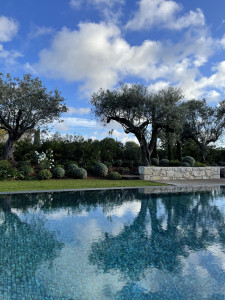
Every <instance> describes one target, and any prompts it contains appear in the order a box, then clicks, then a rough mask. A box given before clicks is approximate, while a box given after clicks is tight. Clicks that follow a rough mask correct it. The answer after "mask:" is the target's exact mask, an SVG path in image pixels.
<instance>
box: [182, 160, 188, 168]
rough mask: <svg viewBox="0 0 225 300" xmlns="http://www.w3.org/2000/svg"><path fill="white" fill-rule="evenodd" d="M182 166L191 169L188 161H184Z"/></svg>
mask: <svg viewBox="0 0 225 300" xmlns="http://www.w3.org/2000/svg"><path fill="white" fill-rule="evenodd" d="M181 166H182V167H190V165H189V163H187V162H186V161H183V162H182V163H181Z"/></svg>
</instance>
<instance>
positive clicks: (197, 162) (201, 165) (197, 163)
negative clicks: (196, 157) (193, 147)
mask: <svg viewBox="0 0 225 300" xmlns="http://www.w3.org/2000/svg"><path fill="white" fill-rule="evenodd" d="M194 167H206V164H203V163H200V162H199V161H196V162H195V163H194Z"/></svg>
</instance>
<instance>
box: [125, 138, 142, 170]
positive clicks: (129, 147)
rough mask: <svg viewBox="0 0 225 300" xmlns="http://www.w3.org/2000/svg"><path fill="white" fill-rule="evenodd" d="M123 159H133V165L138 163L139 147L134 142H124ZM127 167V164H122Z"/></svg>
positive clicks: (139, 157)
mask: <svg viewBox="0 0 225 300" xmlns="http://www.w3.org/2000/svg"><path fill="white" fill-rule="evenodd" d="M124 159H125V160H129V161H133V162H134V164H135V165H138V164H139V163H140V161H141V148H140V146H139V145H138V144H136V143H135V142H131V141H129V142H126V143H125V147H124ZM124 167H128V166H124Z"/></svg>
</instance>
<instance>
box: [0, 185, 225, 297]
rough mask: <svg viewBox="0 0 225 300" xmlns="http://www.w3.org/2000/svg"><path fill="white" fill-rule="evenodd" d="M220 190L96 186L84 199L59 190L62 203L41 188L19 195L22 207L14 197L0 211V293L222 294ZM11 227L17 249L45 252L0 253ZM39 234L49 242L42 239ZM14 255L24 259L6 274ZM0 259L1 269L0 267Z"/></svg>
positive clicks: (224, 250) (223, 205)
mask: <svg viewBox="0 0 225 300" xmlns="http://www.w3.org/2000/svg"><path fill="white" fill-rule="evenodd" d="M223 191H224V190H223V189H221V190H220V192H219V193H218V191H217V192H216V191H215V192H214V197H213V193H211V192H208V193H205V194H204V193H198V192H195V193H189V194H187V193H186V194H184V195H182V194H165V195H164V194H163V195H158V196H157V195H144V194H142V193H139V192H138V191H135V190H130V191H127V192H126V193H123V194H119V191H118V192H113V193H114V194H113V195H110V193H109V192H107V195H105V197H104V193H103V192H102V191H101V199H100V200H98V192H93V193H95V194H93V195H95V198H94V197H90V196H91V195H92V193H91V192H89V194H88V197H87V198H88V199H89V200H87V198H86V196H85V194H81V195H79V196H76V197H75V196H73V194H72V193H70V194H68V196H65V194H64V196H65V197H66V201H63V199H61V200H60V196H59V193H55V194H53V195H52V196H51V200H46V201H45V198H44V196H43V194H41V196H37V195H36V196H35V197H36V198H38V197H42V198H41V200H42V201H40V199H36V198H35V199H33V200H32V199H30V198H29V203H28V202H26V201H27V200H26V199H23V200H21V203H23V204H24V205H22V206H23V207H21V204H18V203H20V202H19V200H18V199H19V196H14V198H15V197H17V198H16V201H14V198H13V197H12V200H11V213H10V214H9V215H7V214H8V213H3V211H2V212H1V214H0V230H1V232H0V233H1V241H0V242H1V246H0V254H1V255H0V282H3V279H4V280H6V283H7V284H5V285H3V286H2V287H0V299H1V297H2V296H3V295H7V297H8V298H9V299H10V297H11V296H12V295H14V296H15V299H16V298H17V299H19V297H20V296H21V295H23V296H24V295H25V296H27V297H28V298H30V299H41V298H43V299H45V298H46V299H47V297H53V299H62V298H63V297H64V298H63V299H115V298H118V299H204V298H205V299H225V285H224V282H225V247H224V246H225V221H224V220H225V197H224V195H225V193H224V192H223ZM117 193H118V198H116V196H117ZM111 196H112V197H111ZM62 197H63V195H62ZM70 197H71V201H70ZM67 198H68V199H67ZM99 198H100V197H99ZM105 198H106V199H107V200H104V199H105ZM111 198H112V199H111ZM113 199H120V200H119V201H114V202H113ZM32 201H34V202H35V201H36V202H35V209H34V208H32ZM37 203H39V204H37ZM40 203H41V205H40ZM10 215H12V220H11V219H10ZM6 216H8V217H6ZM13 216H16V217H19V218H18V219H16V217H14V219H15V220H14V219H13ZM7 218H8V219H7ZM21 221H22V222H21ZM15 222H16V223H15ZM15 224H16V225H15ZM20 228H21V229H20ZM30 228H31V229H30ZM38 228H39V229H38ZM36 229H38V230H40V231H38V232H37V233H36V232H35V230H36ZM12 230H14V231H15V232H17V235H15V236H14V239H17V236H21V238H22V239H23V246H21V247H24V249H22V250H23V251H21V252H20V255H22V254H21V253H23V252H24V251H25V250H26V248H25V247H26V244H27V246H29V247H31V243H35V242H36V243H37V245H36V246H35V247H40V249H39V252H37V253H42V254H43V253H44V254H45V255H44V254H43V255H42V256H41V255H40V257H39V255H38V254H37V253H36V254H35V255H34V257H32V258H30V257H29V258H28V257H26V255H25V257H24V258H23V259H22V258H20V257H19V256H18V257H17V256H16V255H15V256H12V255H9V257H5V259H2V258H1V256H2V255H3V254H4V255H5V256H7V247H12V245H14V244H13V243H14V242H13V241H12V240H10V234H12ZM20 230H21V232H20ZM39 232H42V234H39ZM48 232H50V233H51V234H52V235H50V236H49V234H48ZM29 234H33V238H31V237H30V236H29ZM22 236H23V237H22ZM39 238H40V241H39ZM45 238H47V239H52V241H50V240H49V243H42V242H41V239H42V240H44V239H45ZM24 241H25V242H24ZM58 243H61V244H58ZM20 244H21V245H22V243H20V241H16V245H17V246H18V247H19V246H20ZM14 246H15V245H14ZM54 249H57V251H55V252H54ZM9 252H10V251H9ZM31 253H32V252H31ZM47 254H49V257H51V259H50V258H49V259H48V255H47ZM21 261H22V262H23V263H24V264H29V265H27V266H25V267H24V268H22V269H21V272H22V273H20V274H18V277H17V275H16V273H15V274H14V275H13V276H12V271H13V267H12V265H13V266H14V265H15V266H19V265H20V263H21ZM3 263H4V264H8V265H6V267H5V268H6V271H7V272H8V273H7V272H6V271H5V272H2V271H1V270H2V269H1V266H2V264H3ZM18 268H19V267H18ZM24 272H25V273H26V272H27V274H24ZM29 272H30V273H32V276H30V273H29ZM28 273H29V274H28ZM1 274H2V275H1ZM21 274H22V275H21ZM25 275H29V276H30V277H29V278H27V276H25ZM1 276H2V277H1ZM7 276H8V277H7ZM19 276H20V277H19ZM21 276H22V277H21ZM3 277H4V278H3ZM21 278H22V279H21ZM4 293H5V294H4ZM40 297H41V298H40ZM5 299H7V298H5Z"/></svg>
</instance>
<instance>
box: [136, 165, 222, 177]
mask: <svg viewBox="0 0 225 300" xmlns="http://www.w3.org/2000/svg"><path fill="white" fill-rule="evenodd" d="M138 169H139V174H140V179H141V180H176V179H179V180H182V179H183V180H185V179H220V168H219V167H154V166H151V167H143V166H140V167H139V168H138Z"/></svg>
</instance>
